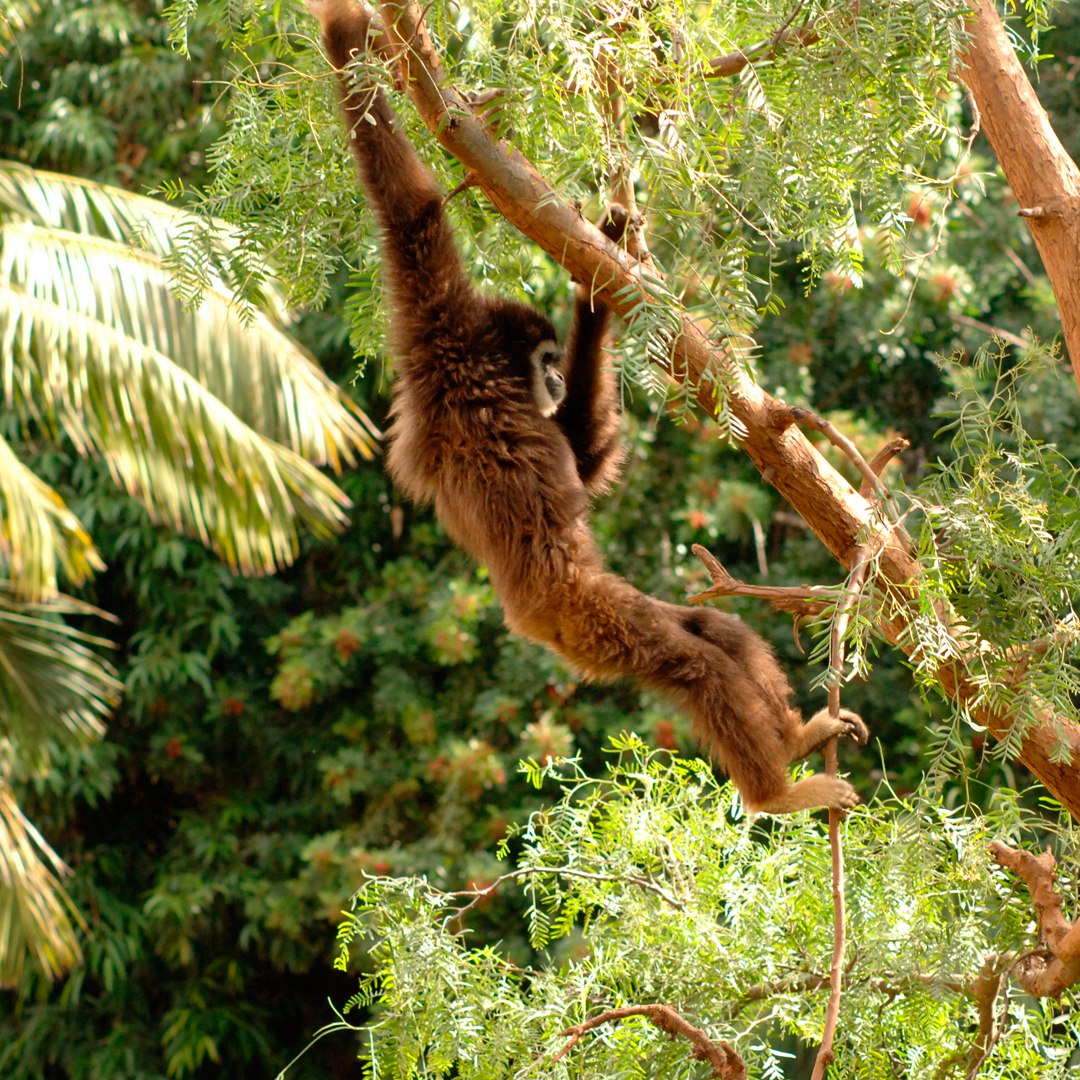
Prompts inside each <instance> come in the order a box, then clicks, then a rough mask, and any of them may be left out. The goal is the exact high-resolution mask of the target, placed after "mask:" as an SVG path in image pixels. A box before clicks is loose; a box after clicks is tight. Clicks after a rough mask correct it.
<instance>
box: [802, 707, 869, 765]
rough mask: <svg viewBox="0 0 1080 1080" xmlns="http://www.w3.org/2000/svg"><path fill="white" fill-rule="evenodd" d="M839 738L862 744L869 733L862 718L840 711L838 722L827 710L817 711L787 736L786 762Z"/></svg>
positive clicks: (849, 712) (804, 755)
mask: <svg viewBox="0 0 1080 1080" xmlns="http://www.w3.org/2000/svg"><path fill="white" fill-rule="evenodd" d="M841 736H842V737H843V738H845V739H852V740H853V741H855V742H857V743H860V744H862V743H865V742H866V740H867V739H869V738H870V732H869V731H868V730H867V728H866V725H865V724H864V723H863V721H862V717H861V716H859V714H858V713H853V712H852V711H851V710H850V709H841V710H840V718H839V719H838V720H834V719H833V718H832V717H831V716H830V715H829V710H828V709H819V710H818V711H817V712H816V713H814V715H813V716H811V717H810V719H809V720H807V721H806V723H805V724H803V725H802V726H801V727H798V728H796V730H795V731H794V732H792V734H791V735H790V736H789V738H790V739H791V742H789V744H788V752H789V754H790V757H789V758H788V760H789V761H799V760H800V759H801V758H804V757H806V755H807V754H812V753H813V752H814V751H815V750H817V749H818V748H819V747H821V746H823V745H824V744H825V743H827V742H828V741H829V740H830V739H832V738H834V737H841Z"/></svg>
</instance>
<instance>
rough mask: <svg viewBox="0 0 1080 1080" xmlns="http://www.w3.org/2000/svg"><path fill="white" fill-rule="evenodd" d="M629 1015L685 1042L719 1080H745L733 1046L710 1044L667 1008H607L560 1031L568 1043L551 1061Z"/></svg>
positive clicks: (649, 1006) (660, 1006)
mask: <svg viewBox="0 0 1080 1080" xmlns="http://www.w3.org/2000/svg"><path fill="white" fill-rule="evenodd" d="M630 1016H644V1017H645V1019H646V1020H648V1021H649V1022H650V1023H651V1024H655V1025H656V1026H657V1027H658V1028H659V1029H660V1030H661V1031H664V1032H666V1033H667V1034H668V1035H671V1036H673V1037H674V1036H679V1037H680V1038H683V1039H687V1040H688V1041H689V1042H690V1043H692V1044H693V1047H694V1049H693V1050H692V1051H691V1053H690V1056H691V1057H692V1058H693V1059H694V1060H695V1061H704V1062H707V1063H708V1064H709V1065H711V1066H712V1075H713V1076H718V1077H720V1078H721V1080H746V1075H747V1074H746V1063H745V1062H744V1061H743V1059H742V1058H741V1057H739V1055H738V1054H737V1053H736V1052H735V1047H733V1046H732V1045H731V1043H729V1042H723V1041H721V1042H719V1043H715V1042H713V1041H712V1039H710V1038H709V1036H708V1035H706V1034H705V1032H704V1031H702V1030H701V1028H698V1027H694V1025H693V1024H691V1023H690V1022H689V1021H688V1020H685V1019H683V1017H682V1016H680V1015H679V1014H678V1013H677V1012H676V1011H675V1010H674V1009H673V1008H672V1007H671V1006H670V1005H628V1006H626V1007H625V1008H621V1009H606V1010H605V1011H604V1012H602V1013H600V1015H599V1016H594V1017H593V1018H592V1019H591V1020H586V1021H585V1022H584V1023H583V1024H577V1025H575V1026H574V1027H571V1028H567V1029H566V1030H565V1031H560V1032H559V1034H560V1035H568V1036H569V1037H570V1041H569V1042H568V1043H567V1044H566V1045H565V1046H564V1047H563V1048H562V1049H561V1050H560V1051H559V1052H558V1053H557V1054H555V1055H554V1057H553V1058H552V1060H553V1061H560V1060H561V1059H562V1058H563V1057H565V1056H566V1054H568V1053H569V1052H570V1050H571V1049H572V1048H573V1047H574V1046H575V1045H576V1043H577V1041H578V1039H580V1038H581V1036H582V1035H584V1034H585V1033H586V1032H589V1031H592V1030H593V1029H594V1028H598V1027H600V1026H601V1025H602V1024H608V1023H611V1022H612V1021H613V1020H625V1019H626V1018H627V1017H630Z"/></svg>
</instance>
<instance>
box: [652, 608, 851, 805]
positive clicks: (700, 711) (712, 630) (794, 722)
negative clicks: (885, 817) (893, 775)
mask: <svg viewBox="0 0 1080 1080" xmlns="http://www.w3.org/2000/svg"><path fill="white" fill-rule="evenodd" d="M661 606H662V607H663V609H664V611H665V612H666V613H667V614H668V615H669V616H670V617H671V618H673V619H674V620H675V621H676V622H677V623H678V624H679V625H680V626H681V627H682V628H683V629H684V630H686V631H687V632H688V633H691V634H693V635H694V636H695V637H698V638H700V639H701V640H702V641H703V642H707V643H709V644H710V645H712V646H714V647H715V648H716V649H718V650H719V651H720V652H721V653H722V654H723V658H724V659H723V660H722V661H719V662H717V661H716V660H713V661H710V667H711V669H712V670H711V674H712V676H713V677H717V678H719V679H720V680H721V681H722V682H723V683H724V684H727V683H733V684H734V683H736V682H737V684H738V688H737V689H736V688H735V686H728V685H724V687H723V689H722V691H721V688H720V687H715V688H712V689H711V691H710V688H709V685H708V684H709V680H708V679H706V680H703V681H702V684H701V686H700V687H696V688H688V689H689V693H688V694H687V697H688V698H689V699H690V700H691V702H692V703H693V705H694V712H695V716H696V717H697V719H698V723H699V727H700V728H701V729H702V731H703V734H704V735H705V737H706V738H708V739H709V740H710V741H711V742H712V743H713V746H714V750H715V752H716V756H717V758H718V759H719V761H720V764H721V765H722V766H723V767H724V768H725V769H726V770H727V772H728V773H729V774H730V776H731V778H732V780H733V781H734V782H735V785H736V787H738V788H739V791H740V793H741V794H742V796H743V801H744V803H745V805H746V807H747V810H748V811H749V812H751V813H769V814H787V813H791V812H792V811H795V810H808V809H813V808H816V807H829V808H832V809H838V810H842V809H849V808H850V807H852V806H855V805H856V804H857V803H858V801H859V797H858V794H857V793H856V791H855V789H854V788H853V787H852V786H851V785H850V784H849V783H848V782H847V781H846V780H841V779H839V778H837V777H832V776H810V777H806V778H804V779H802V780H799V781H798V782H797V783H795V784H792V783H791V782H790V780H789V779H788V776H787V770H786V766H787V764H788V763H789V762H791V761H795V760H798V759H799V758H802V757H805V756H806V755H807V754H809V753H810V752H811V751H812V750H815V749H817V748H818V747H819V746H821V745H822V743H824V742H825V741H826V740H828V739H830V738H832V737H833V736H834V735H844V736H846V737H848V738H852V739H854V740H855V741H856V742H865V741H866V740H867V738H868V737H869V732H868V731H867V729H866V725H865V724H864V723H863V721H862V719H861V718H860V717H859V716H857V715H856V714H855V713H853V712H851V711H850V710H847V709H843V710H841V717H840V719H839V720H832V719H831V718H830V717H829V714H828V710H827V709H822V710H821V711H819V712H817V713H815V714H814V715H813V717H811V719H810V720H809V722H806V723H804V722H803V720H802V717H801V716H800V715H799V713H798V711H797V710H795V709H792V708H791V707H790V705H789V703H788V702H789V699H790V696H791V688H790V686H789V684H788V681H787V677H786V676H785V675H784V673H783V671H782V670H781V668H780V665H779V664H778V663H777V661H776V658H775V656H773V653H772V650H771V649H770V648H769V646H768V644H767V643H766V642H765V641H764V639H763V638H761V636H760V635H758V634H756V633H755V632H754V631H753V630H751V629H750V628H749V627H748V626H746V624H745V623H743V622H742V621H741V620H739V619H737V618H735V617H734V616H732V615H726V614H725V613H723V612H720V611H716V610H714V609H712V608H685V607H680V606H679V605H677V604H662V605H661ZM729 663H730V664H731V665H732V667H733V668H734V671H732V667H729V666H728V665H729ZM725 669H726V670H725ZM733 694H734V695H735V696H737V698H738V701H737V702H733V701H730V699H731V697H732V695H733ZM729 702H730V704H729ZM725 713H729V714H730V718H728V716H726V715H725ZM710 736H711V737H710Z"/></svg>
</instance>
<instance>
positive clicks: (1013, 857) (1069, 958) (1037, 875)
mask: <svg viewBox="0 0 1080 1080" xmlns="http://www.w3.org/2000/svg"><path fill="white" fill-rule="evenodd" d="M989 850H990V854H991V855H993V856H994V858H995V859H996V860H997V862H998V865H999V866H1003V867H1004V868H1005V869H1006V870H1011V871H1012V872H1013V873H1014V874H1016V875H1017V876H1018V877H1021V878H1023V879H1024V884H1026V885H1027V888H1028V892H1029V893H1030V894H1031V904H1032V907H1034V909H1035V916H1036V918H1037V919H1038V922H1039V938H1040V939H1041V940H1042V941H1044V942H1045V947H1044V948H1041V949H1036V950H1033V951H1032V952H1030V953H1025V954H1024V955H1023V956H1021V957H1020V958H1019V959H1018V960H1017V961H1016V963H1015V965H1014V970H1015V972H1016V979H1017V982H1019V983H1020V985H1021V986H1022V987H1023V988H1024V990H1026V991H1027V993H1029V994H1033V995H1034V996H1036V997H1053V998H1056V997H1060V996H1061V995H1062V994H1063V993H1064V992H1065V991H1066V990H1068V989H1069V987H1070V986H1073V985H1075V984H1076V983H1078V982H1080V920H1078V921H1076V922H1069V920H1068V919H1066V918H1065V916H1064V915H1063V914H1062V913H1061V896H1060V894H1059V893H1058V892H1057V890H1056V889H1055V888H1054V867H1055V866H1056V865H1057V864H1056V862H1055V861H1054V856H1053V854H1051V852H1050V849H1049V848H1047V849H1046V851H1044V852H1043V854H1042V855H1032V854H1031V852H1029V851H1023V850H1020V849H1018V848H1013V847H1009V845H1008V844H1003V843H1001V842H1000V841H995V842H994V843H992V844H991V845H990V848H989Z"/></svg>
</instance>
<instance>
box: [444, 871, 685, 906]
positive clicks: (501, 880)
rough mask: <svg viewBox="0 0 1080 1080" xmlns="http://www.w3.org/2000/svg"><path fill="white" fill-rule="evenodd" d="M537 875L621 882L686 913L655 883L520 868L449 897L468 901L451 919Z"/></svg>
mask: <svg viewBox="0 0 1080 1080" xmlns="http://www.w3.org/2000/svg"><path fill="white" fill-rule="evenodd" d="M540 875H546V876H551V877H576V878H584V879H585V880H586V881H622V882H625V883H626V884H627V885H634V886H636V887H637V888H639V889H643V890H644V891H645V892H651V893H653V894H654V895H656V896H658V897H660V899H661V900H663V901H664V903H665V904H667V905H668V906H669V907H673V908H674V909H675V910H676V911H685V910H686V905H685V904H684V903H683V902H682V901H681V900H678V899H676V898H675V897H674V896H672V895H671V894H670V893H669V892H667V891H666V890H664V889H662V888H660V886H659V885H657V884H656V882H655V881H650V880H649V879H648V878H643V877H638V876H637V875H635V874H598V873H593V872H592V871H589V870H577V869H575V868H574V867H572V866H524V867H521V868H519V869H517V870H511V871H509V872H508V873H506V874H503V875H502V876H501V877H497V878H496V879H495V880H494V881H493V882H492V883H491V884H490V885H487V886H485V887H484V888H483V889H469V890H462V891H461V892H455V893H452V894H451V895H452V896H471V897H472V899H471V900H470V901H469V902H468V903H467V904H466V905H465V906H464V907H461V908H458V909H457V911H455V912H454V915H453V918H455V919H460V918H461V916H462V915H464V914H465V912H466V911H469V910H470V909H471V908H474V907H476V905H477V904H480V903H483V901H485V900H486V899H487V898H488V897H489V896H491V895H492V894H493V893H494V892H495V891H496V890H498V888H499V887H500V886H501V885H505V884H506V882H508V881H513V880H515V879H516V878H521V877H536V876H540Z"/></svg>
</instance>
